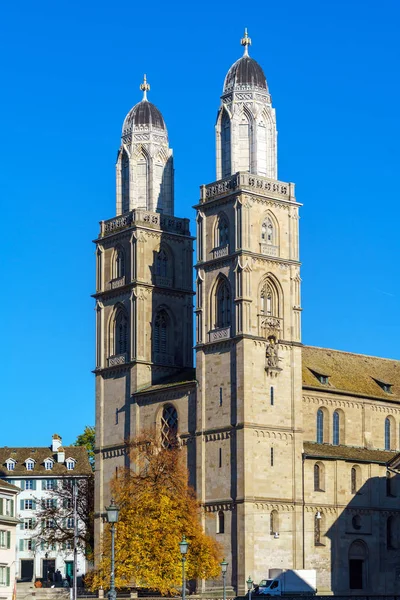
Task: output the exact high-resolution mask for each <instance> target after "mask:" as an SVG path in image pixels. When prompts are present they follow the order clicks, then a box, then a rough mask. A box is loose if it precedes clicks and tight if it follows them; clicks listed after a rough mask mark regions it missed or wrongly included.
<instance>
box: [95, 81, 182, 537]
mask: <svg viewBox="0 0 400 600" xmlns="http://www.w3.org/2000/svg"><path fill="white" fill-rule="evenodd" d="M140 89H141V90H142V92H143V99H142V100H141V101H140V102H139V103H138V104H136V105H135V106H134V107H133V108H132V109H131V110H130V111H129V113H128V115H127V116H126V118H125V120H124V124H123V128H122V139H121V146H120V149H119V152H118V159H117V169H116V170H117V177H116V180H117V185H116V216H115V217H113V218H111V219H108V220H107V221H101V222H100V232H99V235H98V238H97V239H96V240H95V243H96V260H97V275H96V293H95V294H94V298H95V300H96V368H95V376H96V449H97V456H96V499H95V502H96V513H97V515H98V518H97V521H96V540H97V548H99V545H98V543H99V534H100V531H101V528H102V523H101V520H100V517H99V515H100V514H101V511H102V510H103V509H104V506H105V505H106V503H107V502H109V500H110V498H109V485H108V484H109V482H110V480H111V479H112V477H113V476H114V475H115V472H116V469H118V468H119V467H123V466H127V465H128V464H129V456H128V455H127V454H126V452H125V450H126V442H127V441H129V439H130V438H131V437H134V436H137V435H138V433H139V432H140V430H141V429H143V428H144V429H150V428H152V427H154V426H155V425H156V424H159V420H160V419H159V418H158V417H157V415H156V410H155V409H154V400H152V405H153V409H152V410H153V412H151V411H150V409H149V408H148V407H147V405H146V402H145V401H144V400H140V401H139V400H138V399H137V393H138V392H140V391H142V390H144V389H148V390H150V389H152V388H153V387H154V386H156V385H160V384H166V383H170V382H171V380H173V381H176V380H177V381H182V380H185V378H187V377H185V376H184V375H183V374H184V373H185V372H187V371H188V370H191V368H192V367H193V290H192V269H193V258H192V256H193V238H192V237H191V235H190V231H189V219H182V218H179V217H176V216H174V196H173V189H174V186H173V164H172V150H171V149H170V148H169V143H168V133H167V128H166V125H165V122H164V119H163V116H162V114H161V112H160V111H159V110H158V108H157V107H156V106H154V104H152V103H150V102H149V101H148V99H147V93H148V91H149V89H150V86H149V84H148V82H147V80H146V77H145V78H144V82H143V83H142V85H141V86H140ZM135 394H136V395H135ZM146 411H147V412H146ZM161 412H162V409H161ZM150 413H151V416H149V414H150ZM157 414H158V413H157ZM157 418H158V421H157ZM156 421H157V423H156Z"/></svg>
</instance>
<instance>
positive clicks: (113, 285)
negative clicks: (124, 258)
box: [110, 275, 125, 290]
mask: <svg viewBox="0 0 400 600" xmlns="http://www.w3.org/2000/svg"><path fill="white" fill-rule="evenodd" d="M124 285H125V275H123V276H122V277H116V278H115V279H111V281H110V289H111V290H115V289H117V288H120V287H122V286H124Z"/></svg>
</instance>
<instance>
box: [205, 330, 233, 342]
mask: <svg viewBox="0 0 400 600" xmlns="http://www.w3.org/2000/svg"><path fill="white" fill-rule="evenodd" d="M230 337H231V328H230V327H220V328H219V329H213V331H209V332H208V339H209V341H210V342H218V341H219V340H227V339H229V338H230Z"/></svg>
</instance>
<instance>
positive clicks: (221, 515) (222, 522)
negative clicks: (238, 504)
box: [217, 510, 225, 533]
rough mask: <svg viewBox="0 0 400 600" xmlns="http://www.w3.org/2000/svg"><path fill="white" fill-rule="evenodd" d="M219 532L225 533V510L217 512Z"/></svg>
mask: <svg viewBox="0 0 400 600" xmlns="http://www.w3.org/2000/svg"><path fill="white" fill-rule="evenodd" d="M217 533H225V514H224V511H223V510H220V511H218V514H217Z"/></svg>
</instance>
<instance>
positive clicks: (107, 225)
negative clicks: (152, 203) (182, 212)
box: [99, 208, 190, 237]
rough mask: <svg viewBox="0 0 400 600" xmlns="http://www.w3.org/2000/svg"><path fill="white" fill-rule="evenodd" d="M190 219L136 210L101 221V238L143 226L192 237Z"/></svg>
mask: <svg viewBox="0 0 400 600" xmlns="http://www.w3.org/2000/svg"><path fill="white" fill-rule="evenodd" d="M189 222H190V221H189V219H180V218H179V217H173V216H169V215H162V214H160V213H154V212H150V211H147V210H145V209H140V208H135V209H134V210H131V211H130V212H129V213H125V214H124V215H119V216H118V217H114V218H113V219H108V220H107V221H100V234H99V237H106V236H108V235H112V234H113V233H117V232H119V231H121V230H123V229H127V228H129V227H132V226H133V225H136V224H137V225H142V226H145V227H151V228H154V229H159V230H161V231H168V232H170V233H181V234H182V235H190V230H189Z"/></svg>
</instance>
